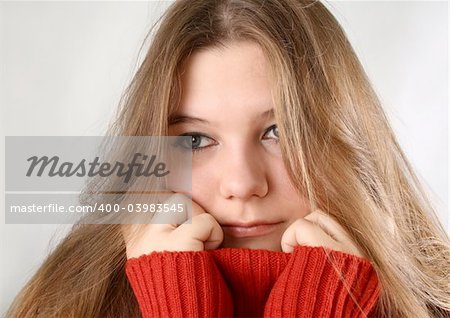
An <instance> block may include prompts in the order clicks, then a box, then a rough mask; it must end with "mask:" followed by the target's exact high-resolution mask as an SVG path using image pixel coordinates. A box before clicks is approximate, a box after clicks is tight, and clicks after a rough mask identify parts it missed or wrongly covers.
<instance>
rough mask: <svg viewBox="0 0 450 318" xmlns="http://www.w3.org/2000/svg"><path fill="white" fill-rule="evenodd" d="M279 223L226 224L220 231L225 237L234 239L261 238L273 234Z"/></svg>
mask: <svg viewBox="0 0 450 318" xmlns="http://www.w3.org/2000/svg"><path fill="white" fill-rule="evenodd" d="M281 223H282V222H276V223H251V224H226V225H222V230H223V232H224V234H225V235H227V236H231V237H236V238H242V237H254V236H263V235H267V234H270V233H272V232H274V231H275V230H276V229H277V228H278V227H279V225H280V224H281Z"/></svg>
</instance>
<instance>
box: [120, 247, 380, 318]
mask: <svg viewBox="0 0 450 318" xmlns="http://www.w3.org/2000/svg"><path fill="white" fill-rule="evenodd" d="M327 254H329V257H330V258H331V259H332V260H334V262H335V263H336V269H335V268H334V266H333V265H332V262H330V261H329V259H328V258H327ZM126 273H127V277H128V280H129V281H130V284H131V286H132V288H133V291H134V293H135V295H136V298H137V300H138V303H139V307H140V310H141V312H142V317H144V318H147V317H262V316H264V317H302V318H303V317H314V318H316V317H317V318H319V317H366V316H368V315H369V313H370V312H371V310H372V309H373V308H374V306H375V304H376V302H377V300H378V297H379V293H380V286H379V283H378V279H377V276H376V273H375V271H374V269H373V267H372V266H371V264H370V262H369V261H368V260H366V259H363V258H360V257H356V256H353V255H350V254H346V253H342V252H339V251H334V250H331V249H327V248H323V247H308V246H297V247H296V248H295V249H294V252H293V253H283V252H273V251H266V250H251V249H246V248H225V249H219V250H211V251H197V252H194V251H192V252H153V253H151V254H148V255H142V256H140V257H138V258H132V259H129V260H128V261H127V264H126ZM340 273H342V279H343V280H344V282H342V281H341V279H340V275H341V274H340ZM349 291H351V293H349ZM353 298H354V299H353Z"/></svg>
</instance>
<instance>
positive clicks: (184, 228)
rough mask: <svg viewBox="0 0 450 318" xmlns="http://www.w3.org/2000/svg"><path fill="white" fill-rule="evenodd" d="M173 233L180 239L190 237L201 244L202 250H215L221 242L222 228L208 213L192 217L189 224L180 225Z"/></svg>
mask: <svg viewBox="0 0 450 318" xmlns="http://www.w3.org/2000/svg"><path fill="white" fill-rule="evenodd" d="M175 232H177V234H178V235H179V236H180V237H192V238H193V239H195V240H197V241H199V242H201V243H203V244H204V249H216V248H217V247H219V245H220V244H221V243H222V241H223V231H222V228H221V227H220V225H219V223H218V222H217V221H216V219H215V218H214V217H213V216H212V215H211V214H209V213H201V214H199V215H196V216H194V217H193V218H192V222H191V223H184V224H182V225H180V226H179V227H178V228H177V229H176V230H175Z"/></svg>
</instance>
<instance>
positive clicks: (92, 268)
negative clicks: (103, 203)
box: [8, 0, 450, 317]
mask: <svg viewBox="0 0 450 318" xmlns="http://www.w3.org/2000/svg"><path fill="white" fill-rule="evenodd" d="M110 133H112V134H118V135H131V136H134V135H136V136H147V135H161V136H166V135H172V136H179V135H189V136H192V143H191V147H192V151H193V159H192V200H193V202H192V206H193V217H192V224H181V225H179V226H177V225H171V224H151V225H142V226H138V227H137V226H131V227H130V226H123V225H122V226H121V225H76V226H74V228H73V230H72V231H71V232H70V233H69V235H68V236H67V237H66V238H65V239H64V240H63V241H62V242H61V244H60V245H59V246H58V247H57V248H56V249H55V251H54V252H53V253H52V254H51V255H50V256H49V257H48V259H47V260H46V261H45V263H44V264H43V265H42V267H41V268H40V269H39V270H38V272H37V273H36V274H35V276H34V277H33V278H32V279H31V280H30V282H29V283H28V284H27V285H26V286H25V287H24V289H23V290H22V292H21V293H20V294H19V295H18V296H17V298H16V300H15V302H14V303H13V305H12V307H11V309H10V311H9V313H8V316H10V317H28V316H42V317H52V316H60V317H136V316H139V315H142V316H144V317H153V316H171V317H173V316H180V317H182V316H204V317H205V316H262V315H265V316H268V317H272V316H279V317H287V316H301V317H366V316H373V317H448V316H449V315H450V298H449V292H450V290H449V286H450V280H449V272H450V248H449V238H448V236H447V234H446V233H445V231H444V230H443V228H442V226H441V225H440V224H439V222H438V221H437V218H436V217H435V214H434V211H433V208H432V206H431V204H430V203H429V201H428V199H427V197H426V195H425V193H424V191H423V189H422V188H421V185H420V184H419V182H418V179H417V177H416V176H415V174H414V172H413V170H412V169H411V166H410V164H409V162H408V160H407V158H406V157H405V155H404V153H403V152H402V150H401V149H400V147H399V145H398V143H397V141H396V139H395V136H394V134H393V132H392V129H391V128H390V127H389V124H388V121H387V119H386V117H385V114H384V112H383V110H382V107H381V106H380V103H379V101H378V99H377V97H376V95H375V93H374V92H373V90H372V89H371V87H370V85H369V81H368V79H367V77H366V75H365V73H364V71H363V68H362V67H361V65H360V63H359V62H358V60H357V57H356V55H355V54H354V52H353V50H352V48H351V46H350V44H349V43H348V41H347V39H346V37H345V35H344V33H343V31H342V29H341V28H340V26H339V24H338V23H337V22H336V20H335V19H334V17H333V16H332V15H331V14H330V13H329V12H328V10H327V9H326V8H325V7H324V6H323V5H322V4H321V3H320V2H318V1H298V0H267V1H259V0H218V1H215V0H214V1H209V0H189V1H188V0H182V1H176V2H175V3H174V4H173V5H172V6H171V7H170V9H169V10H168V11H167V12H166V13H165V15H164V17H163V19H162V20H161V23H160V25H159V28H158V30H157V32H156V33H155V34H154V38H153V40H152V45H151V46H150V48H149V51H148V53H147V55H146V58H145V60H144V61H143V63H142V65H141V67H140V69H139V70H138V72H137V74H136V76H135V78H134V80H133V81H132V83H131V86H130V88H129V90H128V91H127V98H126V99H125V102H124V105H123V108H122V112H121V114H120V116H119V118H118V120H117V122H116V125H115V126H114V127H113V128H112V130H111V131H110ZM174 199H176V200H187V198H186V197H184V196H182V195H181V194H174ZM136 227H137V228H136Z"/></svg>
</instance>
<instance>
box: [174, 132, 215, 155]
mask: <svg viewBox="0 0 450 318" xmlns="http://www.w3.org/2000/svg"><path fill="white" fill-rule="evenodd" d="M187 136H188V137H190V138H186V137H187ZM180 137H183V138H179V139H178V141H177V145H178V146H180V147H182V148H185V149H190V150H192V151H199V150H202V149H204V148H206V147H209V146H211V144H212V139H211V138H209V137H207V136H205V135H202V134H199V133H194V132H191V133H185V134H182V135H180Z"/></svg>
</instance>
